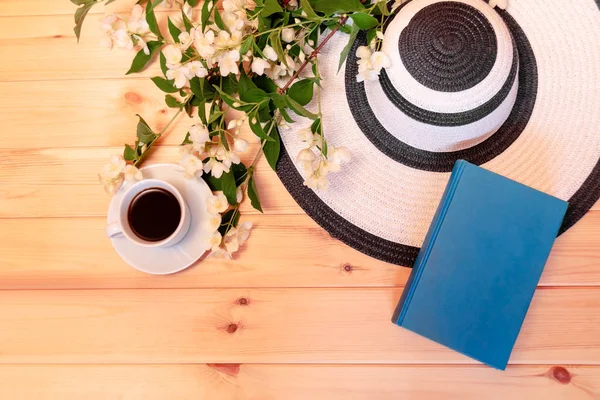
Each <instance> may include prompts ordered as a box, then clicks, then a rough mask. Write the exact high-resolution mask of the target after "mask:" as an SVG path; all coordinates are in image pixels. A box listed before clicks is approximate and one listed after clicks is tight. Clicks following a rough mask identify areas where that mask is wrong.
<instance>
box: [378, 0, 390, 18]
mask: <svg viewBox="0 0 600 400" xmlns="http://www.w3.org/2000/svg"><path fill="white" fill-rule="evenodd" d="M377 8H379V11H380V12H381V14H382V15H383V16H386V17H387V16H388V15H391V14H392V13H391V12H390V10H389V8H388V6H387V1H380V2H379V3H377Z"/></svg>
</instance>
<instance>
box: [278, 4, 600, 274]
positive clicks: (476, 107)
mask: <svg viewBox="0 0 600 400" xmlns="http://www.w3.org/2000/svg"><path fill="white" fill-rule="evenodd" d="M346 42H347V37H345V36H344V35H335V36H334V37H333V38H332V40H331V41H330V42H329V43H327V45H326V46H325V47H324V49H323V52H322V53H321V54H320V56H319V65H320V70H321V75H322V76H323V79H324V85H323V87H324V90H323V92H322V104H324V109H323V129H324V133H325V135H326V137H327V140H328V142H329V143H330V144H332V145H334V146H345V147H347V148H348V149H349V150H350V152H351V154H352V160H351V162H349V163H348V164H345V165H344V167H343V169H342V171H341V172H339V173H336V174H332V175H330V176H329V180H330V187H329V189H328V190H326V191H321V190H316V191H313V190H312V189H309V188H307V187H306V186H304V185H303V181H304V178H303V176H302V174H303V172H302V170H301V169H300V168H299V167H298V166H296V165H295V164H294V162H293V160H292V158H295V155H296V154H298V152H299V151H300V150H301V148H302V143H301V142H299V140H298V138H297V136H296V132H297V131H298V130H300V129H303V128H306V127H308V126H309V125H310V121H308V120H302V119H301V118H297V123H295V124H294V125H293V129H292V130H280V134H281V138H282V143H283V146H284V148H285V149H284V150H283V151H282V157H281V160H280V162H279V166H278V174H279V176H280V178H281V180H282V181H283V183H284V185H285V186H286V188H287V189H288V190H289V191H290V193H291V194H292V196H293V197H294V198H295V199H296V201H297V202H298V203H299V204H300V206H302V208H303V209H304V210H305V211H306V212H307V213H308V214H309V215H310V216H311V217H312V218H313V219H315V221H317V222H318V223H319V224H320V225H321V226H322V227H324V228H325V229H326V230H327V231H328V232H330V233H331V235H332V236H334V237H336V238H339V239H340V240H342V241H344V242H345V243H347V244H348V245H350V246H352V247H354V248H356V249H358V250H360V251H362V252H364V253H366V254H369V255H371V256H373V257H376V258H379V259H382V260H385V261H388V262H391V263H396V264H401V265H412V263H413V261H414V259H415V257H416V255H417V253H418V250H419V246H420V245H421V243H422V241H423V239H424V237H425V234H426V232H427V229H428V228H429V224H430V222H431V220H432V218H433V214H434V212H435V210H436V208H437V205H438V203H439V201H440V198H441V196H442V192H443V190H444V187H445V185H446V183H447V181H448V178H449V176H450V171H451V170H452V167H453V165H454V163H455V161H456V160H458V159H464V160H468V161H470V162H472V163H474V164H478V165H481V166H483V167H484V168H486V169H489V170H491V171H494V172H497V173H499V174H502V175H504V176H507V177H509V178H511V179H514V180H516V181H519V182H522V183H524V184H526V185H529V186H532V187H534V188H536V189H539V190H541V191H544V192H546V193H549V194H552V195H554V196H556V197H559V198H561V199H564V200H568V201H569V203H570V206H569V210H568V212H567V216H566V219H565V221H564V224H563V227H562V231H563V232H564V231H565V230H567V229H569V228H570V227H571V226H572V225H573V224H575V223H576V222H577V221H578V220H579V219H580V218H581V217H582V216H583V215H584V214H585V213H586V212H587V211H588V210H589V209H590V207H591V206H592V205H593V204H594V203H595V202H596V201H597V200H598V198H599V197H600V3H599V1H598V0H509V4H508V7H507V9H506V10H498V9H492V8H491V7H490V6H489V5H488V4H487V3H486V2H485V1H482V0H457V1H439V0H413V1H411V2H409V3H407V4H406V5H405V6H404V7H402V8H401V9H400V10H399V11H398V12H397V13H396V15H395V16H394V17H393V18H392V19H391V22H390V23H389V24H388V26H387V27H386V30H385V39H384V44H383V50H384V51H385V52H386V53H387V54H388V55H389V57H390V58H391V60H392V65H391V67H390V68H388V69H386V70H385V71H384V72H382V73H381V75H380V79H379V80H378V81H366V82H360V83H359V82H357V80H356V75H357V73H358V65H357V59H356V57H355V50H356V48H358V46H361V45H364V44H365V43H366V37H365V36H364V35H363V36H360V35H359V37H358V39H357V40H356V42H355V44H354V49H352V50H351V51H350V56H349V58H348V60H347V62H346V65H345V67H344V69H345V70H344V69H343V70H342V71H340V73H337V69H338V68H337V62H338V58H339V54H340V53H341V51H342V49H343V47H344V46H345V44H346ZM309 108H310V106H309Z"/></svg>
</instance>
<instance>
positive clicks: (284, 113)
mask: <svg viewBox="0 0 600 400" xmlns="http://www.w3.org/2000/svg"><path fill="white" fill-rule="evenodd" d="M279 112H280V113H281V116H282V117H283V119H285V122H287V123H288V124H293V123H294V122H295V121H294V120H293V119H292V117H290V114H288V112H287V110H286V109H285V108H280V109H279Z"/></svg>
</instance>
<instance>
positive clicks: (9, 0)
mask: <svg viewBox="0 0 600 400" xmlns="http://www.w3.org/2000/svg"><path fill="white" fill-rule="evenodd" d="M135 2H136V0H119V1H116V2H114V3H112V4H109V5H108V6H104V4H102V3H100V4H98V5H96V6H94V8H92V11H91V13H95V14H98V13H100V14H102V13H105V12H106V13H112V12H129V10H131V7H132V6H133V4H135ZM161 8H162V7H161ZM76 9H77V7H76V6H75V5H74V4H73V3H71V2H70V1H56V0H27V4H26V5H25V4H24V3H23V2H22V1H19V0H2V1H1V2H0V15H1V16H21V15H29V16H34V15H59V14H66V15H72V14H74V13H75V10H76ZM90 15H92V16H93V14H90Z"/></svg>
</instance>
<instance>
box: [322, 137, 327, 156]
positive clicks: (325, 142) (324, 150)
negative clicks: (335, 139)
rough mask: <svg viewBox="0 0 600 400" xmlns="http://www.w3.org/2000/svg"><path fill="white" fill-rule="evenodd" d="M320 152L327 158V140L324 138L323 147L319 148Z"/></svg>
mask: <svg viewBox="0 0 600 400" xmlns="http://www.w3.org/2000/svg"><path fill="white" fill-rule="evenodd" d="M321 152H322V153H323V156H325V158H327V140H325V138H323V146H322V147H321Z"/></svg>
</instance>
